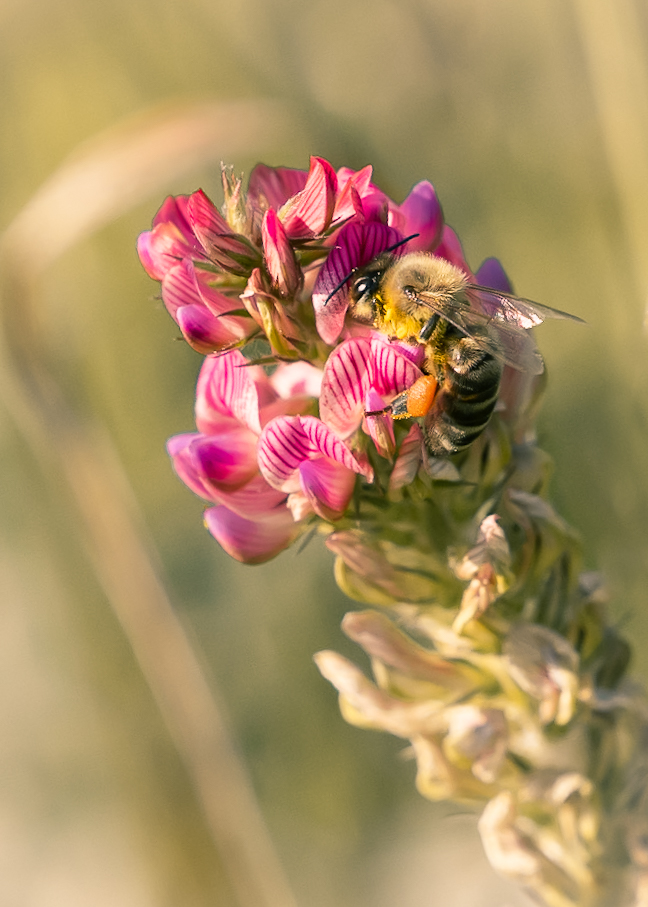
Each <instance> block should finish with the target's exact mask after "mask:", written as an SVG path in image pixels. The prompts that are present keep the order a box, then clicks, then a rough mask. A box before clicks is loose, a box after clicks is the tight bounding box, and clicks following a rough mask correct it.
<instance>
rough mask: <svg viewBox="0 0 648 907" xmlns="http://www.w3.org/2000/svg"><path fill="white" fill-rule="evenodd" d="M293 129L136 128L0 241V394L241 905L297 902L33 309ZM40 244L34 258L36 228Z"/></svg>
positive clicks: (192, 124) (285, 124)
mask: <svg viewBox="0 0 648 907" xmlns="http://www.w3.org/2000/svg"><path fill="white" fill-rule="evenodd" d="M290 127H291V123H290V120H289V117H288V116H287V114H286V112H285V111H284V109H283V108H282V107H281V106H279V105H278V104H273V103H271V102H252V103H247V104H246V103H241V104H229V105H228V104H218V103H214V104H204V105H201V106H199V107H195V108H189V109H184V110H182V111H181V112H177V113H176V114H175V115H171V114H169V113H167V114H166V115H165V116H160V115H159V114H158V115H156V116H153V117H150V118H148V119H143V120H142V121H141V122H135V123H133V124H131V125H130V126H128V127H125V128H124V129H122V130H121V131H120V133H119V134H118V135H117V136H110V137H107V138H106V139H103V140H101V139H100V140H98V141H97V142H95V143H94V145H93V146H92V147H91V148H89V149H87V150H86V151H85V152H81V153H80V154H79V155H78V156H77V157H76V158H75V159H73V160H71V161H70V162H69V163H68V164H67V165H64V166H63V167H62V168H61V170H60V171H58V172H57V173H56V174H55V175H54V176H53V177H52V179H51V180H50V181H49V182H48V183H47V184H46V185H45V186H44V187H43V188H42V190H41V191H40V192H39V193H38V194H37V195H36V196H35V197H34V198H33V199H32V201H31V202H30V204H28V205H27V206H26V208H25V209H24V210H23V211H22V213H21V214H20V215H19V216H18V217H17V218H16V219H15V220H14V222H13V223H12V224H11V225H10V226H9V228H8V229H7V230H6V231H5V234H4V236H3V237H2V246H1V248H0V254H1V257H2V269H3V281H2V336H1V339H0V353H1V355H0V362H1V363H2V365H1V371H0V375H1V379H2V380H1V388H2V398H3V402H4V404H5V406H6V407H7V410H8V411H9V412H10V413H11V415H12V417H13V419H14V420H15V422H16V425H17V427H18V428H19V429H20V431H21V432H22V433H23V434H24V436H25V438H26V440H27V441H28V442H29V444H30V445H31V447H32V448H33V450H34V452H35V454H36V455H37V457H38V459H39V460H40V462H41V465H42V467H43V469H44V470H45V472H46V474H48V475H51V473H52V471H60V473H61V474H62V475H63V477H64V478H65V480H66V482H67V485H68V489H69V492H70V493H71V495H72V498H73V501H74V503H75V505H76V508H77V512H78V517H79V524H80V526H79V528H80V532H81V534H82V537H83V540H84V544H85V547H86V551H87V554H88V556H89V558H90V560H91V562H92V564H93V566H94V569H95V570H96V573H97V576H98V578H99V580H100V582H101V585H102V586H103V589H104V591H105V593H106V596H107V598H108V600H109V602H110V604H111V605H112V607H113V609H114V611H115V615H116V617H117V619H118V620H119V622H120V624H121V626H122V629H123V631H124V633H125V635H126V637H127V639H128V641H129V643H130V645H131V647H132V649H133V653H134V655H135V657H136V659H137V661H138V663H139V665H140V668H141V670H142V672H143V674H144V676H145V678H146V680H147V682H148V684H149V686H150V688H151V692H152V693H153V696H154V698H155V700H156V702H157V704H158V707H159V709H160V711H161V713H162V715H163V717H164V720H165V721H166V724H167V727H168V730H169V733H170V735H171V737H172V738H173V740H174V742H175V745H176V747H177V749H178V752H179V753H180V755H181V757H182V759H183V760H184V764H185V766H186V769H187V772H188V774H189V776H190V778H191V779H192V781H193V784H194V787H195V790H196V794H197V797H198V799H199V802H200V804H201V806H202V809H203V812H204V814H205V818H206V822H207V826H208V828H209V829H210V831H211V834H212V837H213V841H214V845H215V847H216V849H217V851H218V855H219V858H220V860H221V861H222V864H223V866H224V870H225V874H226V876H227V877H228V879H229V882H230V884H231V886H232V889H233V890H234V892H235V896H236V898H237V902H238V904H240V905H241V907H295V904H296V902H295V900H294V898H293V895H292V893H291V891H290V888H289V885H288V882H287V880H286V879H285V877H284V874H283V870H282V868H281V866H280V864H279V860H278V858H277V855H276V853H275V851H274V848H273V845H272V842H271V840H270V838H269V836H268V832H267V829H266V827H265V824H264V821H263V818H262V816H261V813H260V811H259V808H258V804H257V802H256V799H255V796H254V793H253V790H252V787H251V785H250V782H249V779H248V777H247V774H246V772H245V769H244V768H243V767H242V764H241V761H240V757H239V754H238V751H237V748H236V746H235V745H234V743H233V741H232V740H231V738H230V736H229V731H228V729H227V725H226V721H225V719H224V717H223V714H222V707H221V705H220V704H219V703H218V701H217V700H218V697H217V694H216V693H215V692H214V687H213V681H212V682H211V684H210V683H208V682H207V680H206V677H205V674H204V670H203V667H202V665H201V663H200V659H199V657H198V656H197V654H196V652H195V650H194V647H193V645H192V643H191V641H190V639H189V637H188V636H187V633H186V631H185V629H184V627H183V624H182V622H181V621H180V620H179V619H178V617H177V616H176V614H175V613H174V610H173V607H172V605H171V602H170V601H169V599H168V596H167V593H166V591H165V588H164V585H163V582H162V579H161V576H160V565H159V564H158V561H157V557H156V554H155V552H154V550H153V547H152V541H151V539H150V538H149V537H148V534H147V532H146V529H145V527H144V525H143V523H142V518H141V515H140V513H139V510H138V506H137V503H136V501H135V500H134V498H133V495H132V492H131V490H130V488H129V484H128V480H127V478H126V476H125V473H124V471H123V469H122V467H121V465H120V463H119V458H118V455H117V452H116V450H115V448H114V446H113V444H112V442H111V439H110V437H109V435H108V433H107V432H106V431H105V429H104V428H103V427H102V426H101V425H100V424H99V423H98V421H97V419H96V418H95V417H90V416H89V415H87V414H86V415H85V416H83V415H81V414H80V413H77V412H75V410H74V408H73V406H72V405H71V404H70V402H69V401H67V400H66V399H65V397H64V395H63V393H62V391H61V389H60V387H59V386H58V383H57V380H56V377H55V375H54V374H53V373H52V372H51V371H50V370H49V369H48V360H49V351H48V348H47V339H46V337H44V336H43V334H42V332H41V331H39V329H38V323H39V321H40V317H39V314H38V312H37V308H38V305H39V300H40V293H39V291H40V288H41V281H42V280H43V278H44V276H45V274H44V272H45V271H46V269H47V267H48V266H49V265H51V264H52V262H53V261H54V260H55V259H56V258H57V257H58V256H59V255H61V254H62V253H63V252H65V251H66V250H67V249H68V248H69V247H71V246H73V245H74V244H75V243H76V242H78V241H79V240H80V239H81V238H83V237H85V236H87V235H88V233H90V232H91V231H92V230H94V229H96V228H97V227H98V226H100V225H102V224H103V223H106V222H107V221H109V220H110V219H112V218H114V217H117V216H118V215H119V214H121V213H123V212H124V211H127V210H128V209H129V208H130V207H131V206H133V205H134V204H136V203H137V202H138V201H140V200H141V199H143V198H146V197H147V196H148V195H149V194H150V193H151V192H153V191H155V190H156V189H157V188H160V187H163V186H164V185H165V184H166V183H167V182H168V181H169V179H171V178H172V177H174V176H177V175H178V174H179V173H183V172H186V171H187V170H189V171H190V170H192V169H193V168H195V167H196V165H197V164H202V163H207V162H212V161H214V160H219V159H220V158H221V157H222V156H223V155H225V156H227V155H230V154H232V153H236V152H237V151H238V152H243V151H245V150H247V149H248V148H249V147H258V146H260V145H261V144H271V143H272V140H273V137H277V136H278V135H279V134H280V132H281V131H282V130H283V129H285V128H290ZM39 230H41V231H44V232H45V234H46V235H48V237H49V239H50V241H49V242H48V244H47V245H45V246H44V247H43V250H42V254H40V255H39V256H38V257H37V258H36V259H35V258H34V257H33V246H32V239H33V236H34V235H36V234H37V233H38V231H39Z"/></svg>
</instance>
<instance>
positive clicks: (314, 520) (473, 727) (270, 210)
mask: <svg viewBox="0 0 648 907" xmlns="http://www.w3.org/2000/svg"><path fill="white" fill-rule="evenodd" d="M223 189H224V204H223V207H222V209H221V210H219V209H218V208H217V207H216V205H215V204H214V203H213V202H212V201H211V200H210V198H209V197H208V196H207V195H206V194H205V193H204V192H203V191H202V190H198V191H196V192H194V193H192V194H191V195H187V196H179V197H177V198H169V199H167V200H166V201H165V202H164V204H163V205H162V207H161V209H160V211H159V212H158V214H157V215H156V216H155V218H154V220H153V225H152V228H151V230H149V231H147V232H145V233H143V234H142V235H141V237H140V240H139V245H138V250H139V255H140V258H141V261H142V264H143V265H144V267H145V269H146V271H147V273H148V274H149V275H150V276H151V277H152V278H153V279H154V280H157V281H159V282H160V285H161V294H162V299H163V301H164V304H165V306H166V308H167V310H168V311H169V313H170V314H171V316H172V317H173V319H174V320H175V321H176V323H177V324H178V326H179V328H180V330H181V332H182V334H183V336H184V337H185V339H186V340H187V342H188V343H189V344H190V345H191V346H192V347H193V348H194V349H195V350H196V351H197V352H198V353H201V354H203V355H205V359H204V362H203V365H202V369H201V371H200V376H199V379H198V384H197V390H196V402H195V418H196V429H197V430H196V431H194V432H189V433H185V434H180V435H176V436H175V437H172V438H171V439H170V440H169V442H168V450H169V454H170V456H171V458H172V461H173V465H174V468H175V471H176V472H177V474H178V476H179V477H180V478H181V479H182V480H183V482H185V484H186V485H187V486H188V487H189V488H190V489H191V490H192V491H194V492H195V493H196V494H197V495H198V496H199V497H201V498H202V499H203V500H204V501H205V502H207V504H208V506H207V509H206V510H205V517H204V518H205V523H206V525H207V528H208V529H209V531H210V532H211V533H212V535H213V536H214V537H215V538H216V539H217V541H218V542H219V543H220V544H221V545H222V547H223V548H224V549H225V551H227V552H228V553H229V554H230V555H232V556H233V557H234V558H236V559H238V560H240V561H244V562H246V563H261V562H263V561H266V560H268V559H269V558H272V557H274V556H275V555H277V554H278V553H279V552H281V551H283V550H284V549H286V548H288V547H289V546H290V545H291V544H292V543H293V542H294V541H295V540H297V539H298V537H299V536H301V535H303V534H304V533H305V532H306V531H311V530H312V529H318V530H319V532H320V534H322V535H323V536H324V537H325V540H326V546H327V548H328V550H329V551H330V552H332V553H333V554H334V555H335V558H336V567H335V575H336V580H337V582H338V584H339V586H340V587H341V588H342V590H343V591H344V592H346V593H347V594H348V595H349V597H350V598H352V599H354V600H356V601H358V602H360V603H362V605H363V606H367V605H369V606H371V608H370V609H368V610H367V609H366V607H365V609H364V610H362V611H357V612H351V613H349V614H348V615H347V616H346V618H345V619H344V622H343V628H344V630H345V632H346V633H347V635H348V636H349V637H350V638H351V639H352V640H353V641H354V642H356V643H357V644H358V645H360V646H361V647H362V648H363V649H364V650H365V652H366V653H367V655H368V656H369V658H370V661H371V670H372V674H373V676H372V677H369V676H367V675H366V674H365V672H363V671H361V670H360V669H359V668H358V667H356V666H355V665H354V664H353V663H352V662H351V661H349V660H348V659H346V658H343V657H342V656H340V655H338V654H336V653H334V652H323V653H319V655H318V656H317V663H318V666H319V668H320V670H321V671H322V673H323V674H324V676H325V677H326V678H328V680H330V682H331V683H332V684H333V685H334V686H335V687H336V688H337V690H338V692H339V694H340V704H341V709H342V712H343V714H344V717H345V718H346V719H347V720H348V721H350V722H351V723H353V724H356V725H358V726H360V727H371V728H376V729H380V730H384V731H387V732H389V733H391V734H395V735H397V736H398V737H400V738H403V739H404V740H407V741H408V742H409V750H408V752H409V753H410V754H411V755H412V756H413V757H414V758H415V759H416V765H417V775H416V779H417V785H418V788H419V790H420V791H421V793H422V794H423V795H424V796H426V797H428V798H431V799H441V798H443V799H454V800H457V801H460V802H461V803H473V804H475V805H477V806H479V807H480V808H481V809H482V816H481V819H480V821H479V829H480V833H481V835H482V839H483V842H484V848H485V851H486V854H487V855H488V857H489V859H490V860H491V862H492V864H493V865H494V866H495V868H496V869H497V870H498V871H500V872H502V873H504V874H506V875H508V876H509V877H510V878H512V879H514V880H516V881H518V882H519V883H520V884H522V885H523V886H525V888H527V889H528V890H529V891H530V892H531V893H532V894H533V897H534V898H535V899H536V900H538V901H539V902H540V903H543V904H546V905H549V907H583V905H585V907H603V905H611V904H615V905H616V904H618V905H619V907H625V905H626V904H627V905H631V904H634V905H636V907H639V905H645V904H646V903H648V901H647V900H646V896H645V892H646V891H648V847H646V846H645V840H646V838H647V835H646V829H648V797H647V796H646V794H645V790H644V786H645V785H644V783H643V779H645V776H646V771H647V769H648V763H647V762H646V757H645V741H646V740H648V718H647V717H646V716H647V715H648V708H646V705H645V700H644V698H643V696H642V694H640V693H639V692H638V691H637V688H636V687H634V686H632V685H629V684H628V683H627V682H626V680H625V673H626V669H627V665H628V661H629V649H628V646H627V644H626V643H625V642H624V640H623V639H622V638H621V636H620V635H619V633H618V632H617V630H616V628H615V627H614V626H613V625H611V624H610V623H609V621H608V620H607V617H606V611H605V608H604V604H603V602H602V598H601V593H600V588H599V585H598V584H594V583H592V579H591V574H583V573H582V555H581V551H580V543H579V540H578V537H577V536H576V534H575V533H574V532H573V531H572V530H571V529H570V528H569V527H568V526H567V525H566V524H565V522H564V521H563V520H562V519H561V518H560V517H559V515H558V514H557V513H556V511H555V510H554V509H553V508H552V507H551V505H550V504H549V503H548V501H547V499H546V492H547V480H548V474H549V462H548V458H547V456H546V455H545V454H544V453H543V452H542V451H541V450H540V449H539V448H538V446H537V442H536V437H535V431H534V416H535V413H536V411H537V408H538V401H539V387H540V384H539V381H538V373H539V372H540V371H541V369H542V362H541V358H540V356H539V353H538V352H537V349H536V348H535V345H534V342H533V341H532V340H531V339H530V334H528V333H527V331H526V329H527V328H529V327H530V326H531V325H532V324H535V323H537V322H538V321H540V320H542V317H544V315H546V313H547V312H549V313H550V310H548V309H546V308H542V307H537V306H535V304H533V303H531V302H529V300H524V299H517V300H516V298H515V297H514V296H512V295H511V293H512V287H511V284H510V282H509V280H508V278H507V276H506V274H505V272H504V270H503V268H502V266H501V265H500V263H499V262H498V261H497V260H496V259H492V258H491V259H487V260H486V261H485V262H484V263H483V264H482V265H481V266H480V267H478V268H476V269H474V270H473V269H472V268H471V267H470V265H469V264H468V262H467V261H466V259H465V256H464V253H463V249H462V246H461V243H460V240H459V238H458V236H457V234H456V233H455V232H454V231H453V230H452V229H451V227H449V226H448V225H447V224H446V223H445V221H444V217H443V213H442V210H441V207H440V204H439V201H438V198H437V196H436V193H435V191H434V188H433V186H432V185H431V183H429V182H427V181H422V182H419V183H418V184H417V185H416V186H414V188H413V189H412V190H411V192H410V193H409V194H408V195H407V197H406V198H405V199H404V200H403V201H402V202H400V203H397V202H395V201H393V200H392V199H391V198H389V197H388V196H387V195H386V194H385V193H384V192H383V191H382V190H381V189H380V188H379V187H378V186H376V185H375V184H374V183H373V182H372V171H371V168H370V167H364V168H363V169H361V170H358V171H354V170H351V169H349V168H347V167H341V168H339V169H337V170H336V169H335V168H334V167H333V166H332V165H331V164H330V163H329V162H327V161H325V160H324V159H323V158H319V157H313V158H312V159H311V162H310V167H309V169H308V170H297V169H292V168H283V167H277V168H272V167H267V166H265V165H261V164H260V165H258V166H257V167H256V168H255V169H254V170H253V171H252V173H251V175H250V179H249V185H248V189H247V192H246V191H245V190H244V188H243V182H242V180H241V179H239V178H238V177H235V176H234V175H233V171H231V170H230V169H228V168H225V169H224V170H223ZM399 265H403V269H402V270H399ZM397 270H398V272H399V273H400V274H403V273H404V274H406V279H405V278H403V279H402V281H401V283H400V284H398V285H397V286H394V283H393V280H394V277H393V275H394V273H395V272H396V271H397ZM430 273H433V274H434V275H441V276H437V277H435V280H436V283H434V281H432V280H431V279H430V278H429V274H430ZM390 281H391V282H390ZM554 314H557V315H560V314H561V313H554ZM408 319H409V320H408ZM385 325H397V327H398V330H391V329H388V328H386V327H385ZM467 351H468V352H467ZM527 366H528V367H527ZM452 431H455V432H458V433H459V434H460V435H461V434H462V433H463V436H464V438H468V440H467V441H466V443H465V444H464V445H461V444H459V445H454V446H453V444H450V443H449V444H448V446H447V449H445V448H444V449H443V450H441V453H439V450H440V448H439V447H438V446H437V447H435V446H434V444H433V441H432V440H431V438H432V437H433V436H434V437H436V436H437V435H438V434H439V433H441V434H443V433H444V432H445V433H446V434H449V433H450V432H452ZM376 608H381V609H382V611H380V612H379V611H377V610H375V609H376ZM642 842H644V843H642ZM611 892H613V893H612V894H611ZM642 892H643V893H642ZM642 898H643V899H642ZM633 899H634V900H633Z"/></svg>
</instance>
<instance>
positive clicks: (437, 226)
mask: <svg viewBox="0 0 648 907" xmlns="http://www.w3.org/2000/svg"><path fill="white" fill-rule="evenodd" d="M389 223H390V225H391V226H393V227H396V228H397V229H398V230H400V232H401V233H402V234H403V236H411V235H412V234H413V233H418V236H416V237H415V238H414V239H412V240H410V242H409V243H408V246H407V248H408V250H410V251H412V252H415V251H416V252H418V251H423V252H428V251H432V250H433V249H434V248H435V247H436V246H437V245H438V244H439V241H440V240H441V234H442V232H443V211H442V210H441V204H440V202H439V199H438V198H437V194H436V192H435V191H434V186H433V185H432V183H429V182H428V181H427V180H423V181H422V182H420V183H417V184H416V186H414V188H413V189H412V191H411V192H410V194H409V195H408V196H407V198H406V199H405V201H404V202H403V204H402V205H400V207H398V208H397V209H396V210H393V211H390V215H389Z"/></svg>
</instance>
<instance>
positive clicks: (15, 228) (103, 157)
mask: <svg viewBox="0 0 648 907" xmlns="http://www.w3.org/2000/svg"><path fill="white" fill-rule="evenodd" d="M295 128H296V126H295V124H294V123H293V122H292V121H291V117H290V115H289V114H288V112H287V110H286V108H285V106H284V105H282V104H280V103H279V102H275V101H270V100H266V101H259V100H256V101H253V100H250V101H232V102H222V101H212V102H204V103H201V104H194V105H190V106H187V105H185V106H182V107H180V106H176V107H174V108H168V107H167V108H162V109H158V110H156V111H154V112H148V113H147V114H146V115H141V116H139V117H138V118H135V119H132V120H130V121H129V122H128V123H127V124H122V125H121V126H120V127H119V128H118V129H116V130H111V131H110V132H108V133H105V134H104V135H102V136H101V137H99V138H98V139H95V140H93V141H92V142H88V143H87V144H86V145H84V146H83V147H82V148H81V149H80V150H79V151H77V153H75V154H74V156H72V157H71V158H70V159H68V160H67V161H66V162H64V163H63V165H62V166H61V167H60V169H59V170H57V171H56V172H55V173H54V175H53V176H52V177H51V178H50V179H49V180H47V182H45V183H44V184H43V186H42V187H41V188H40V189H39V191H38V192H37V193H36V195H34V196H33V198H32V199H31V200H30V201H29V202H28V204H27V205H26V206H25V207H24V208H23V210H22V211H21V212H20V214H19V215H18V216H17V217H16V218H15V220H14V221H13V223H12V224H11V225H10V226H9V228H8V229H7V230H6V232H5V235H4V239H3V245H4V247H5V249H6V250H7V251H8V252H9V254H10V256H11V258H12V259H13V261H14V264H15V265H17V266H20V265H21V264H24V265H25V266H27V264H28V265H29V268H30V269H31V270H32V273H33V272H34V268H35V269H36V271H37V272H42V271H43V270H45V269H46V268H47V267H48V265H50V264H51V263H52V262H53V261H54V260H55V259H56V258H58V257H59V256H60V255H61V254H63V252H65V251H66V249H68V248H70V247H71V246H73V245H74V244H75V243H76V242H78V241H79V240H81V239H83V238H84V237H85V236H87V235H88V233H90V232H92V231H94V230H96V229H98V228H99V227H101V226H103V225H104V224H107V223H109V222H110V221H111V220H114V219H115V218H116V217H119V215H121V214H124V213H125V212H126V211H129V210H130V209H131V208H133V207H134V206H135V205H137V204H139V203H141V202H143V201H145V200H146V199H147V198H150V197H152V196H153V195H154V194H155V193H156V192H158V193H163V192H164V191H165V189H166V188H167V187H168V186H169V184H170V183H171V182H172V181H174V180H177V179H178V178H180V177H183V176H185V175H187V174H190V173H191V172H192V171H195V170H197V169H198V168H199V167H203V166H206V165H209V164H212V165H213V164H219V163H220V162H221V161H229V160H231V159H233V158H235V157H237V156H240V155H250V154H253V153H254V151H255V149H259V151H260V152H266V151H267V149H270V148H272V147H273V146H277V145H279V144H280V143H281V142H282V140H283V139H284V138H285V136H286V135H289V134H290V135H292V134H293V132H294V130H295ZM160 201H161V199H160ZM35 237H45V238H46V241H45V242H42V241H39V242H38V254H36V255H35V254H34V242H35Z"/></svg>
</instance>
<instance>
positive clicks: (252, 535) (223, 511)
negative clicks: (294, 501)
mask: <svg viewBox="0 0 648 907" xmlns="http://www.w3.org/2000/svg"><path fill="white" fill-rule="evenodd" d="M204 518H205V526H206V527H207V529H208V530H209V531H210V533H211V534H212V535H213V536H214V538H215V539H216V541H217V542H218V543H219V544H220V545H221V547H222V548H223V549H224V550H225V551H226V552H227V553H228V554H229V555H230V557H233V558H234V559H235V560H237V561H242V562H243V563H244V564H262V563H264V562H265V561H269V560H270V559H271V558H273V557H275V556H276V555H277V554H279V552H280V551H283V550H284V548H287V547H288V546H289V545H290V543H291V542H292V540H293V538H294V537H295V535H296V532H297V530H296V527H295V523H294V521H293V518H292V514H291V513H290V511H289V510H288V509H287V508H286V509H285V510H284V511H282V512H281V513H279V514H277V516H276V517H275V518H274V519H273V520H267V521H265V522H262V523H257V522H254V521H252V520H246V519H244V518H243V517H241V516H239V515H238V514H236V513H233V512H232V511H231V510H228V509H227V507H223V506H220V507H210V508H209V509H208V510H206V511H205V514H204Z"/></svg>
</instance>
